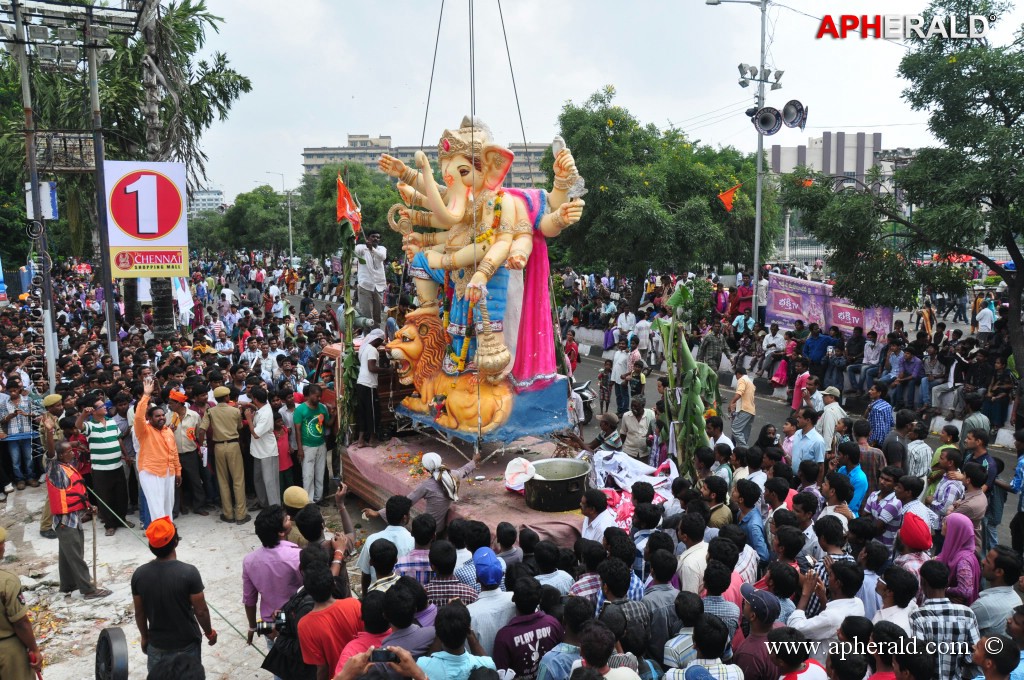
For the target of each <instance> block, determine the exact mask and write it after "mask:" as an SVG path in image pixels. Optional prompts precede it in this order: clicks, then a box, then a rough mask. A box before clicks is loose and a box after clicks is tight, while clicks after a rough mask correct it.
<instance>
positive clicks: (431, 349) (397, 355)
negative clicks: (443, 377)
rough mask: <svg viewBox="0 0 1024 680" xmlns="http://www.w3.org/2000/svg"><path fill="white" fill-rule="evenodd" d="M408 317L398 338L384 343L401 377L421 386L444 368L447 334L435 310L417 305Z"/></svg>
mask: <svg viewBox="0 0 1024 680" xmlns="http://www.w3.org/2000/svg"><path fill="white" fill-rule="evenodd" d="M405 320H406V323H405V326H403V327H402V328H401V329H400V330H399V331H398V332H397V333H395V339H394V340H392V341H391V342H389V343H388V344H386V345H385V346H384V347H385V348H386V349H387V350H388V351H389V352H390V353H391V358H392V360H393V361H394V363H395V373H396V374H397V375H398V381H399V382H400V383H402V384H403V385H413V384H414V385H417V386H419V385H421V384H422V383H423V381H424V380H427V379H429V378H431V377H432V376H433V375H434V374H436V373H438V372H439V371H440V370H441V362H442V360H443V359H444V348H445V346H446V345H447V344H448V336H447V335H446V334H445V332H444V329H443V328H442V326H441V319H440V317H438V316H437V312H436V311H435V310H432V309H417V310H416V311H414V312H410V313H409V314H408V315H406V317H405Z"/></svg>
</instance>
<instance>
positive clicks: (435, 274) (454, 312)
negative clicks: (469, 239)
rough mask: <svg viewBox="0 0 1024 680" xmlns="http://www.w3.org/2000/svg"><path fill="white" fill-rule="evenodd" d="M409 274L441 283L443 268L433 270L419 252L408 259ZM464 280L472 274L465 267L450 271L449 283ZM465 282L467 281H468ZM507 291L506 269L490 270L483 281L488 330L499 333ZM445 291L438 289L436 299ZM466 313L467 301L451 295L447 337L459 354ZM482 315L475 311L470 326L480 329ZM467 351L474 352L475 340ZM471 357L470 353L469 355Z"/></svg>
mask: <svg viewBox="0 0 1024 680" xmlns="http://www.w3.org/2000/svg"><path fill="white" fill-rule="evenodd" d="M409 269H410V271H411V273H412V275H413V276H414V277H416V278H420V279H430V280H432V281H434V282H435V283H439V284H441V285H444V275H445V272H444V270H443V269H434V268H432V267H431V266H430V265H428V264H427V256H426V253H423V252H419V253H416V256H415V257H413V259H412V265H411V266H410V268H409ZM463 276H464V277H466V278H467V279H468V278H470V277H472V274H471V273H470V272H468V271H466V270H465V269H462V270H456V271H453V272H451V283H452V285H453V286H454V285H455V284H456V282H458V280H459V279H460V278H461V277H463ZM466 283H469V282H468V281H467V282H466ZM507 291H508V269H506V268H505V267H504V266H501V267H499V268H498V270H497V271H496V272H494V276H492V277H491V280H490V281H488V282H487V314H488V316H489V317H490V319H491V330H493V331H495V332H498V333H500V332H501V331H502V330H503V328H504V320H505V297H506V293H507ZM446 293H447V291H441V292H439V293H438V298H439V299H440V298H441V297H442V296H443V295H446ZM468 313H469V300H467V299H465V298H463V299H461V300H460V299H459V298H458V297H457V296H455V295H452V298H451V311H450V312H449V313H448V328H447V329H446V330H447V331H448V335H449V337H451V339H452V351H454V352H455V353H459V352H461V351H462V341H463V339H464V338H465V337H466V319H467V316H468ZM482 318H483V317H482V316H481V315H480V314H479V313H478V312H476V311H474V313H473V325H474V326H476V330H477V332H480V331H481V330H483V328H482V325H481V321H480V320H481V319H482ZM472 342H473V344H471V345H470V350H473V351H475V350H476V347H475V340H474V341H472ZM470 356H472V355H470Z"/></svg>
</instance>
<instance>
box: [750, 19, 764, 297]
mask: <svg viewBox="0 0 1024 680" xmlns="http://www.w3.org/2000/svg"><path fill="white" fill-rule="evenodd" d="M760 5H761V60H760V61H761V63H760V65H759V70H758V75H760V78H759V79H758V82H757V108H758V109H759V110H760V109H761V107H763V106H764V81H765V75H764V73H765V71H764V62H765V58H766V55H765V52H766V45H765V32H766V26H767V23H768V0H761V2H760ZM763 193H764V135H763V134H761V131H760V130H758V131H757V195H756V197H755V198H754V270H753V271H752V272H751V273H750V275H751V277H753V278H752V281H753V285H754V291H755V294H756V291H757V286H758V284H759V283H760V281H761V270H760V264H761V262H760V260H761V196H762V194H763Z"/></svg>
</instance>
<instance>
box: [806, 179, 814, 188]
mask: <svg viewBox="0 0 1024 680" xmlns="http://www.w3.org/2000/svg"><path fill="white" fill-rule="evenodd" d="M804 186H805V187H809V186H814V180H813V179H805V180H804Z"/></svg>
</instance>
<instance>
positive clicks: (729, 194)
mask: <svg viewBox="0 0 1024 680" xmlns="http://www.w3.org/2000/svg"><path fill="white" fill-rule="evenodd" d="M741 186H743V185H742V184H737V185H736V186H734V187H733V188H731V189H727V190H725V191H723V192H722V193H720V194H718V200H720V201H721V202H722V205H724V206H725V211H726V212H732V202H733V199H735V198H736V192H737V191H738V190H739V188H740V187H741Z"/></svg>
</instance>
